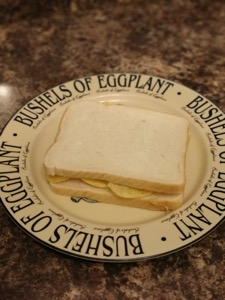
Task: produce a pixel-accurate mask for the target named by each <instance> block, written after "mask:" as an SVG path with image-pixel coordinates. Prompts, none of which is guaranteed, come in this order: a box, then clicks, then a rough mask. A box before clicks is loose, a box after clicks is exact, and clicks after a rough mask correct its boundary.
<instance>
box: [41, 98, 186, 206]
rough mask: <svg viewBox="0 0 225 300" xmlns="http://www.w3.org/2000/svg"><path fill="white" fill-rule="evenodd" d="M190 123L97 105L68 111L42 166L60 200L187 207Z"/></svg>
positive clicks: (77, 105) (79, 104)
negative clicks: (85, 198)
mask: <svg viewBox="0 0 225 300" xmlns="http://www.w3.org/2000/svg"><path fill="white" fill-rule="evenodd" d="M188 128H189V126H188V122H187V121H186V120H185V119H183V118H181V117H178V116H174V115H169V114H165V113H159V112H154V111H150V110H145V109H141V108H134V107H128V106H124V105H104V104H102V103H98V102H94V101H92V102H91V101H83V102H77V103H74V104H72V105H70V106H68V108H67V109H66V111H65V113H64V115H63V117H62V120H61V124H60V130H59V132H58V135H57V137H56V140H55V142H54V144H53V145H52V146H51V147H50V149H49V150H48V152H47V154H46V156H45V160H44V165H45V169H46V173H47V178H48V181H49V183H50V185H51V187H52V189H53V190H54V191H55V192H56V193H59V194H63V195H69V196H78V197H89V198H92V199H95V200H98V201H101V202H106V203H112V204H119V205H125V206H133V207H140V208H147V209H155V210H174V209H176V208H177V207H179V206H180V205H181V204H182V203H183V192H184V186H185V156H186V149H187V144H188V136H189V129H188Z"/></svg>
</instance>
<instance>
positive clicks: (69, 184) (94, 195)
mask: <svg viewBox="0 0 225 300" xmlns="http://www.w3.org/2000/svg"><path fill="white" fill-rule="evenodd" d="M50 186H51V188H52V190H53V191H54V192H55V193H57V194H61V195H66V196H71V197H72V196H76V197H85V198H89V199H92V200H96V201H99V202H103V203H109V204H116V205H122V206H130V207H135V208H144V209H149V210H160V211H168V210H175V209H177V208H178V207H180V206H181V205H182V203H183V193H179V194H165V193H156V192H149V195H148V196H145V197H142V198H138V199H137V198H132V199H131V198H122V197H119V196H117V195H116V194H114V193H113V192H112V191H110V190H109V189H107V188H97V187H94V186H90V185H88V184H86V183H85V182H83V181H81V180H79V179H70V180H67V181H64V182H60V183H52V182H51V183H50Z"/></svg>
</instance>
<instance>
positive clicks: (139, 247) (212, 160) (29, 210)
mask: <svg viewBox="0 0 225 300" xmlns="http://www.w3.org/2000/svg"><path fill="white" fill-rule="evenodd" d="M87 99H88V100H91V101H110V102H115V103H118V102H119V103H123V104H125V105H132V106H137V107H143V108H148V109H153V110H157V111H162V112H168V113H171V114H176V115H179V116H182V117H184V118H186V119H187V120H188V121H189V123H190V130H191V138H190V143H189V146H188V152H187V163H186V165H187V167H186V175H187V182H186V188H185V195H184V197H185V203H184V204H183V205H182V206H181V207H180V208H179V209H177V210H175V211H173V212H153V211H148V210H144V209H135V208H127V207H120V206H116V205H109V204H101V203H93V202H91V201H88V200H87V199H79V201H77V202H76V201H72V200H71V199H70V198H69V197H64V196H59V195H57V194H55V193H53V192H52V191H51V190H50V188H49V186H48V184H47V182H46V179H45V173H44V168H43V158H44V155H45V153H46V151H47V149H48V148H49V146H50V145H51V144H52V143H53V141H54V139H55V136H56V133H57V130H58V125H59V121H60V117H61V115H62V113H63V112H64V110H65V108H66V107H67V106H68V105H69V104H70V103H71V102H72V101H83V100H87ZM224 145H225V119H224V114H223V112H222V111H220V110H219V108H217V107H216V106H215V105H214V104H213V103H211V102H210V101H209V100H207V99H206V98H204V97H203V96H201V95H199V94H197V93H196V92H194V91H192V90H190V89H188V88H186V87H184V86H181V85H179V84H177V83H174V82H171V81H168V80H166V79H162V78H158V77H154V76H147V75H139V74H105V75H96V76H92V77H86V78H81V79H76V80H72V81H70V82H67V83H64V84H61V85H59V86H57V87H55V88H53V89H50V90H48V91H46V92H44V93H43V94H41V95H39V96H37V97H36V98H34V99H32V100H31V101H29V102H28V103H27V104H26V105H25V106H24V107H22V108H21V109H20V110H19V111H18V112H17V113H16V114H15V115H14V116H13V117H12V119H11V120H10V122H9V123H8V124H7V126H6V127H5V129H4V131H3V133H2V136H1V140H0V147H1V148H0V189H1V192H0V193H1V202H2V204H3V206H4V208H5V209H6V211H7V212H8V214H9V215H10V216H11V217H12V218H13V220H14V221H15V222H16V223H17V224H18V225H19V226H20V227H21V228H22V229H23V230H25V232H27V233H28V234H29V235H30V236H32V237H34V238H35V239H37V240H38V241H40V242H41V243H43V244H45V245H47V246H49V247H51V248H53V249H55V250H58V251H60V252H63V253H65V254H68V255H72V256H76V257H82V258H85V259H90V260H100V261H108V262H126V261H138V260H142V259H150V258H154V257H158V256H163V255H166V254H169V253H171V252H174V251H177V250H179V249H182V248H184V247H186V246H188V245H190V244H191V243H193V242H196V241H197V240H199V239H200V238H202V237H203V236H205V235H206V234H208V233H209V232H210V231H211V230H212V229H214V228H215V227H216V226H217V225H218V224H219V223H220V222H221V221H222V220H223V218H224V211H225V202H224V198H225V148H224ZM85 200H86V201H85Z"/></svg>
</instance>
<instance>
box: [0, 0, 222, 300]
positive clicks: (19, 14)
mask: <svg viewBox="0 0 225 300" xmlns="http://www.w3.org/2000/svg"><path fill="white" fill-rule="evenodd" d="M0 24H1V27H0V85H3V84H4V86H6V87H8V91H10V93H4V91H5V89H3V90H2V91H3V92H2V93H1V94H0V101H1V106H0V112H1V119H0V126H1V128H3V126H4V125H5V124H6V122H7V121H8V120H9V119H10V117H11V116H12V115H13V114H14V113H15V112H16V111H17V110H18V109H19V108H20V107H21V106H22V105H23V104H25V103H26V102H27V101H28V100H30V99H32V98H33V97H35V96H37V95H38V94H40V93H41V92H43V91H45V90H47V89H48V88H50V87H53V86H56V85H58V84H60V83H62V82H66V81H68V80H71V79H74V78H78V77H82V76H86V75H93V74H99V73H111V72H136V73H143V74H151V75H156V76H160V77H164V78H167V79H170V80H173V81H176V82H178V83H182V84H184V85H186V86H188V87H189V88H192V89H194V90H195V91H197V92H198V93H201V94H202V95H204V96H205V97H207V98H208V99H210V100H211V101H212V102H214V103H215V104H216V105H218V106H219V107H220V108H221V109H222V110H223V111H225V100H224V99H225V85H224V82H225V71H224V70H225V4H224V1H222V0H220V1H219V0H215V1H209V0H205V1H201V0H196V1H191V0H189V1H184V0H171V1H163V0H153V1H147V0H146V1H144V0H140V1H129V0H126V1H125V0H123V1H122V0H120V1H119V0H117V1H116V0H112V1H100V0H97V1H92V0H90V1H88V0H83V1H75V0H65V1H59V0H55V1H54V0H49V1H47V0H40V1H29V0H16V1H12V0H0ZM0 220H1V221H0V224H1V225H0V298H1V299H4V300H5V299H11V300H13V299H17V300H18V299H54V300H57V299H59V300H62V299H63V300H66V299H110V300H113V299H222V298H224V295H225V281H224V277H225V224H224V223H223V224H221V225H220V226H219V227H218V228H217V229H216V230H214V231H213V232H212V233H210V235H208V236H207V237H205V238H204V239H203V240H201V241H198V242H197V243H196V244H194V245H192V246H190V247H189V248H187V249H185V250H182V251H180V252H177V253H174V254H171V255H169V256H165V257H162V258H158V259H155V260H149V261H143V262H133V263H125V264H110V263H101V262H89V261H85V260H82V259H78V258H71V257H66V256H64V255H61V254H59V253H56V252H54V251H52V250H50V249H47V248H45V247H44V246H43V245H41V244H39V243H37V242H36V241H34V240H33V239H32V238H30V237H29V236H27V235H26V234H25V233H23V232H22V231H21V230H20V229H19V228H18V227H17V226H16V225H15V224H14V223H13V222H12V221H11V219H10V218H9V217H8V216H7V214H6V213H5V212H4V210H3V208H2V206H0Z"/></svg>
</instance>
